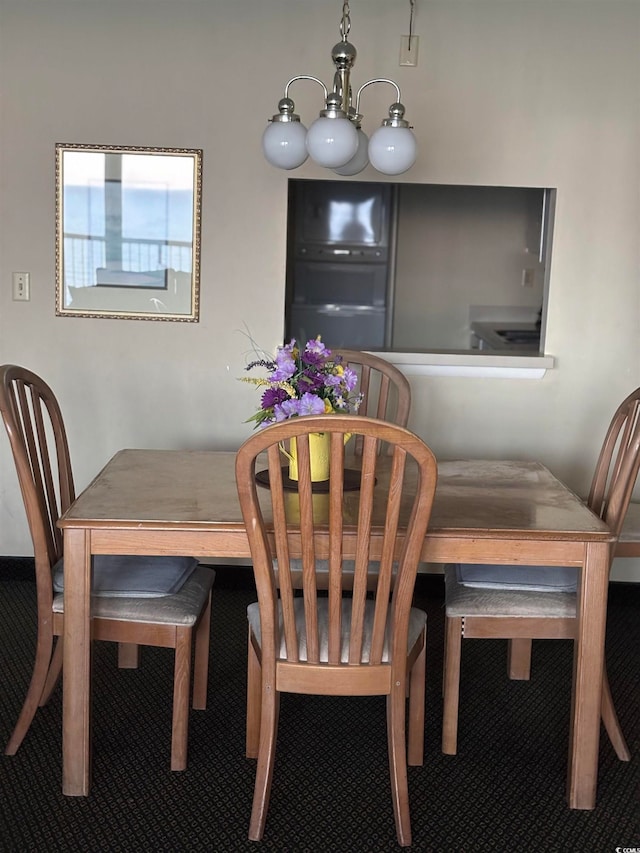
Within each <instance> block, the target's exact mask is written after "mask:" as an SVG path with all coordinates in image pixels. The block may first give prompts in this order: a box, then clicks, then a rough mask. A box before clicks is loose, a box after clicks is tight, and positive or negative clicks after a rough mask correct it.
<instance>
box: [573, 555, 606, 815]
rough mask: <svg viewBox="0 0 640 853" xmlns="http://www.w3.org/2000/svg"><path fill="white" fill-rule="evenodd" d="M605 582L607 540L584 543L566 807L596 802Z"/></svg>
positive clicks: (583, 806)
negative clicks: (567, 803)
mask: <svg viewBox="0 0 640 853" xmlns="http://www.w3.org/2000/svg"><path fill="white" fill-rule="evenodd" d="M608 583H609V545H607V544H606V543H603V544H600V543H597V544H596V543H590V544H588V545H587V546H586V550H585V564H584V568H583V569H582V571H581V573H580V578H579V581H578V598H577V609H578V612H577V618H578V633H577V637H576V640H575V643H574V656H573V695H572V701H571V729H570V733H569V773H568V779H567V799H568V801H569V807H570V808H572V809H593V808H595V805H596V786H597V777H598V748H599V743H600V703H601V699H602V669H603V664H604V638H605V630H606V618H607V591H608Z"/></svg>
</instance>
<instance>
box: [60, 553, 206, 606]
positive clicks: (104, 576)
mask: <svg viewBox="0 0 640 853" xmlns="http://www.w3.org/2000/svg"><path fill="white" fill-rule="evenodd" d="M197 565H198V561H197V560H196V559H195V557H161V556H159V557H146V556H138V555H132V556H119V555H111V554H96V555H95V556H94V557H93V575H92V581H91V594H92V595H94V596H108V597H109V598H114V597H116V596H124V597H126V598H137V597H139V598H156V597H159V596H162V595H174V594H175V593H176V592H178V591H179V590H180V589H181V587H182V585H183V584H184V583H185V581H186V580H187V579H188V578H189V576H190V575H191V574H192V572H194V571H195V568H196V566H197ZM53 589H54V592H62V591H63V590H64V561H63V560H58V562H57V563H56V565H55V566H54V567H53Z"/></svg>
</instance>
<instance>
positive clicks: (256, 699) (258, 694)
mask: <svg viewBox="0 0 640 853" xmlns="http://www.w3.org/2000/svg"><path fill="white" fill-rule="evenodd" d="M247 648H248V652H247V719H246V733H245V738H246V744H245V755H246V756H247V758H257V757H258V746H259V744H260V704H261V700H262V690H261V682H262V667H261V666H260V660H259V658H258V653H257V651H256V649H255V646H254V645H253V634H252V631H251V628H249V640H248V643H247Z"/></svg>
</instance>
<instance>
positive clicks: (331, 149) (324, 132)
mask: <svg viewBox="0 0 640 853" xmlns="http://www.w3.org/2000/svg"><path fill="white" fill-rule="evenodd" d="M357 150H358V134H357V132H356V129H355V127H354V125H353V124H352V123H351V122H350V121H349V119H348V118H327V117H326V116H321V117H320V118H317V119H316V120H315V121H314V122H313V124H312V125H311V127H310V128H309V131H308V133H307V151H308V152H309V154H310V156H311V159H312V160H315V162H316V163H318V165H320V166H326V167H327V168H328V169H335V168H336V167H337V166H344V164H345V163H348V162H349V160H351V158H352V157H353V155H354V154H355V153H356V151H357Z"/></svg>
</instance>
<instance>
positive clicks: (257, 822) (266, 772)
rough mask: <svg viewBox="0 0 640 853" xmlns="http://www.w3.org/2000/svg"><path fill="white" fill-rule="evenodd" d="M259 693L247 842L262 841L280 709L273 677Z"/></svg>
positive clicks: (278, 695)
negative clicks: (272, 680) (256, 759)
mask: <svg viewBox="0 0 640 853" xmlns="http://www.w3.org/2000/svg"><path fill="white" fill-rule="evenodd" d="M261 693H262V709H261V715H260V745H259V747H258V765H257V767H256V781H255V786H254V789H253V805H252V807H251V821H250V823H249V840H250V841H261V840H262V836H263V835H264V825H265V823H266V820H267V811H268V809H269V797H270V795H271V781H272V779H273V764H274V761H275V756H276V738H277V734H278V715H279V711H280V694H279V693H277V691H276V690H275V679H274V683H272V684H263V685H262V690H261Z"/></svg>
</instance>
